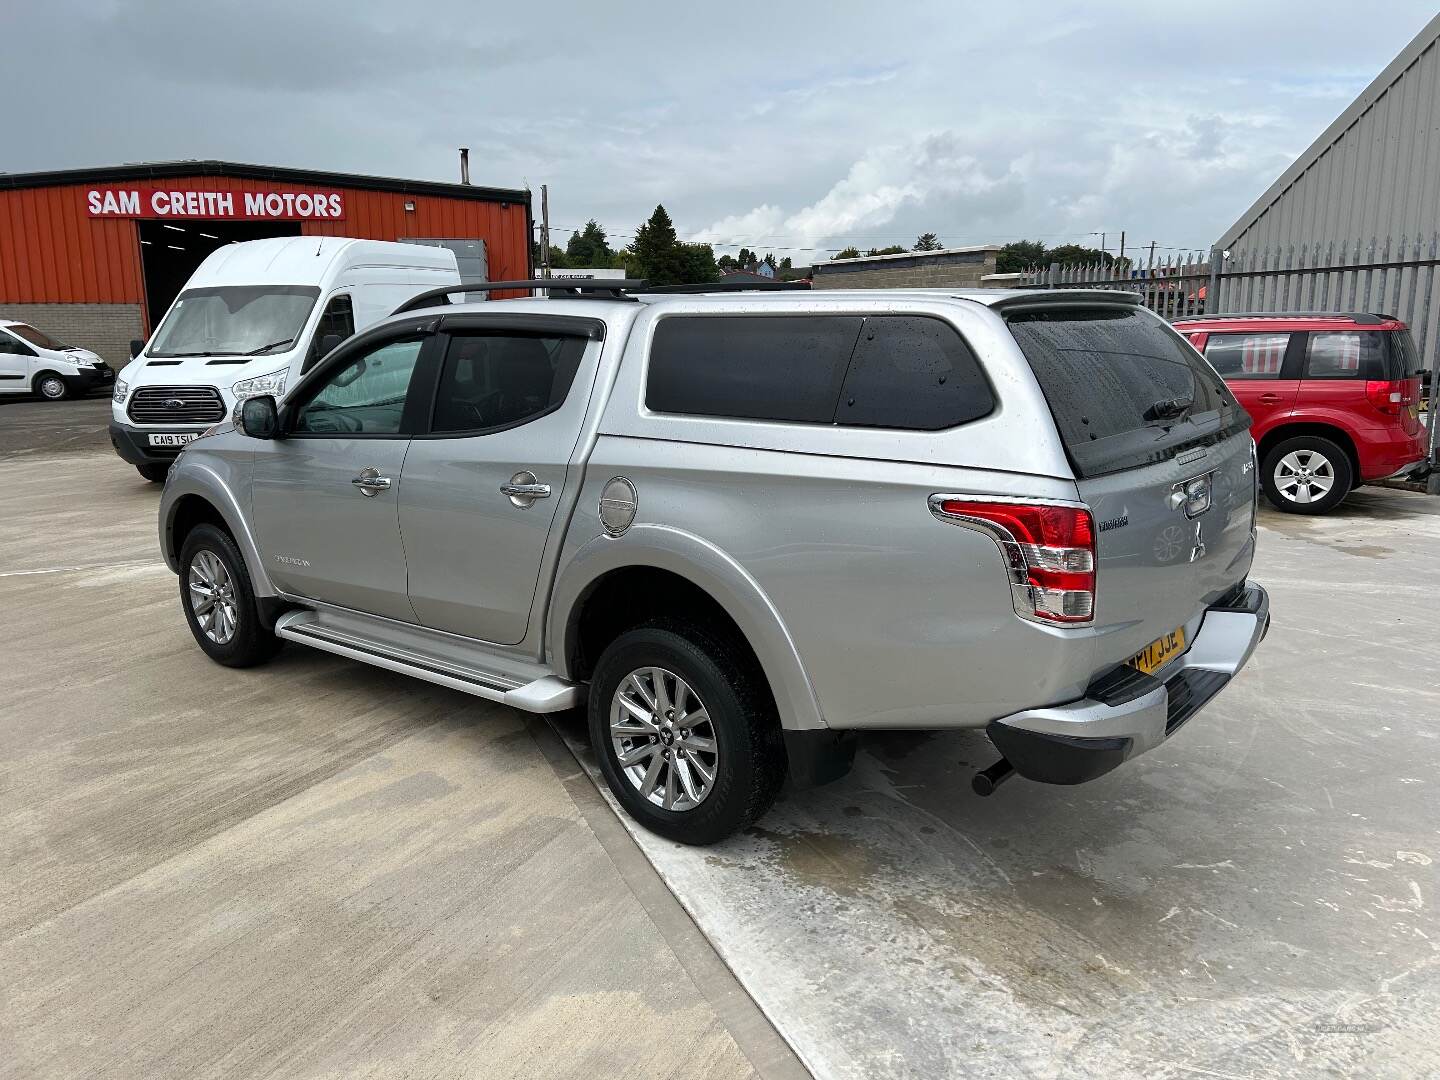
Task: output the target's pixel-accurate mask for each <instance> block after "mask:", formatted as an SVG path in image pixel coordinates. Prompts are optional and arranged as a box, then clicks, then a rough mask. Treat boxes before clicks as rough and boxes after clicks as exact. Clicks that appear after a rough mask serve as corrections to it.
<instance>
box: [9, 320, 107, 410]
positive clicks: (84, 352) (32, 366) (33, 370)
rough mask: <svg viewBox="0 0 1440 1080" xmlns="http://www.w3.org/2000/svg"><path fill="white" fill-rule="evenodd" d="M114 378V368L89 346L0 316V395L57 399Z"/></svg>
mask: <svg viewBox="0 0 1440 1080" xmlns="http://www.w3.org/2000/svg"><path fill="white" fill-rule="evenodd" d="M114 381H115V369H114V368H112V367H111V366H110V365H109V364H107V363H105V361H104V360H102V359H100V357H99V356H97V355H96V354H95V353H93V352H91V351H90V350H89V349H80V348H76V347H75V346H74V345H66V344H64V343H63V342H60V341H56V340H55V339H54V338H52V337H51V336H50V335H49V334H47V333H45V332H44V331H43V330H37V329H36V328H35V327H33V326H31V325H30V324H29V323H23V322H12V321H11V320H9V319H0V394H39V395H40V396H41V397H42V398H44V399H45V400H47V401H60V400H61V399H63V398H67V397H71V396H75V395H81V394H85V393H88V392H89V391H90V390H93V389H94V388H95V387H97V386H109V385H111V384H112V383H113V382H114Z"/></svg>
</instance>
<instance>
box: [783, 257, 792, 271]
mask: <svg viewBox="0 0 1440 1080" xmlns="http://www.w3.org/2000/svg"><path fill="white" fill-rule="evenodd" d="M780 269H781V270H793V269H794V267H793V266H791V265H790V256H789V255H786V256H785V257H784V258H783V259H781V260H780Z"/></svg>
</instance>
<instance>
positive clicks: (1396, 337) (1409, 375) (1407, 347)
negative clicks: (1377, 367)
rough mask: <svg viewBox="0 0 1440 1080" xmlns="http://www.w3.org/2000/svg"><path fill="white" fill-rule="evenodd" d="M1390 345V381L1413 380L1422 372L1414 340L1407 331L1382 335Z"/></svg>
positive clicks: (1395, 331) (1394, 331)
mask: <svg viewBox="0 0 1440 1080" xmlns="http://www.w3.org/2000/svg"><path fill="white" fill-rule="evenodd" d="M1383 336H1384V337H1385V338H1386V340H1387V341H1388V343H1389V345H1390V370H1389V374H1388V375H1387V376H1386V377H1387V378H1390V379H1413V378H1414V377H1415V376H1416V375H1419V374H1420V373H1421V371H1422V370H1423V368H1422V365H1421V362H1420V354H1419V353H1418V352H1417V351H1416V350H1415V338H1414V337H1413V336H1411V333H1410V331H1409V330H1393V331H1391V332H1390V333H1388V334H1385V335H1383Z"/></svg>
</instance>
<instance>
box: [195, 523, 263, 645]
mask: <svg viewBox="0 0 1440 1080" xmlns="http://www.w3.org/2000/svg"><path fill="white" fill-rule="evenodd" d="M180 606H181V607H182V608H184V610H185V621H186V622H187V623H189V624H190V633H191V634H193V635H194V637H195V642H196V644H198V645H199V646H200V648H201V649H203V650H204V652H205V655H206V656H208V657H210V659H211V660H214V661H215V662H216V663H217V664H224V665H225V666H226V667H235V668H243V667H254V666H255V665H256V664H263V663H264V662H265V661H266V660H269V659H270V658H271V657H272V656H274V655H275V654H276V653H277V652H278V651H279V649H280V645H281V642H280V639H279V638H277V637H276V636H275V635H274V634H272V633H271V632H270V628H269V627H267V626H264V625H262V624H261V622H260V607H259V605H258V604H257V603H256V602H255V591H254V589H252V588H251V586H250V573H249V571H248V570H246V568H245V560H244V558H243V557H241V555H240V549H239V548H237V547H236V546H235V541H234V540H232V539H231V538H230V536H229V534H228V533H226V532H224V531H223V530H221V529H218V528H216V527H215V526H214V525H197V526H195V528H194V529H192V530H190V533H189V535H187V536H186V537H185V544H184V546H183V547H182V548H181V549H180Z"/></svg>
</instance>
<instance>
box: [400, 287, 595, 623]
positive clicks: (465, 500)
mask: <svg viewBox="0 0 1440 1080" xmlns="http://www.w3.org/2000/svg"><path fill="white" fill-rule="evenodd" d="M444 325H445V330H446V333H445V334H443V335H442V336H441V339H440V342H441V345H440V347H442V348H443V350H444V361H443V363H442V365H441V368H440V376H439V383H438V386H437V389H436V393H435V399H434V404H433V410H432V415H431V419H430V422H429V424H428V425H427V430H426V431H425V433H424V434H422V435H421V436H418V437H417V438H416V439H415V441H414V442H413V444H412V445H411V447H410V452H409V455H408V456H407V458H406V460H405V472H404V477H403V487H404V490H403V493H402V495H401V499H400V529H401V533H402V535H403V537H404V543H405V552H406V555H407V561H408V564H409V573H410V584H409V590H410V603H411V605H412V606H413V608H414V611H415V614H416V617H417V618H418V619H419V621H420V622H421V624H423V625H425V626H428V627H431V628H432V629H435V630H443V631H446V632H447V633H452V634H461V635H463V636H465V637H471V638H478V639H480V640H482V641H489V642H495V643H498V644H502V645H515V644H518V643H519V642H520V641H521V640H522V639H523V638H524V637H525V632H526V628H527V626H528V624H529V620H530V609H531V606H532V604H533V601H534V599H535V590H536V586H537V584H538V581H539V576H540V566H541V562H542V560H543V557H544V552H545V546H546V542H547V540H548V538H549V536H550V530H551V526H552V525H553V524H554V522H555V518H556V514H557V511H558V509H559V508H560V507H561V506H562V505H563V504H564V503H565V493H566V486H567V484H569V483H572V482H577V478H576V477H574V476H572V469H573V471H574V472H576V473H578V472H579V471H580V466H579V465H578V464H573V463H572V460H571V459H572V457H573V456H574V452H575V446H576V444H577V442H578V441H579V438H580V430H581V423H582V421H583V419H584V417H585V411H586V408H587V407H588V405H589V402H590V396H591V388H592V386H593V384H594V379H595V370H596V362H597V359H598V356H599V351H600V344H601V343H600V334H599V331H600V328H601V325H602V324H600V323H598V322H596V321H594V320H590V319H581V318H565V317H562V316H534V317H529V318H526V319H522V320H514V319H509V320H507V319H504V318H503V317H498V318H497V317H486V316H464V315H456V316H450V317H449V318H447V319H446V320H445V324H444Z"/></svg>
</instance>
